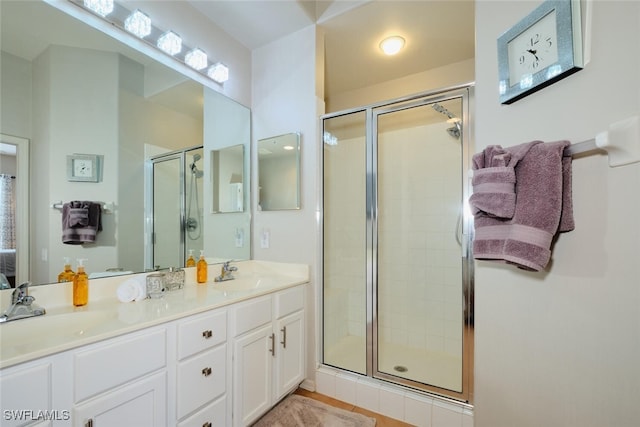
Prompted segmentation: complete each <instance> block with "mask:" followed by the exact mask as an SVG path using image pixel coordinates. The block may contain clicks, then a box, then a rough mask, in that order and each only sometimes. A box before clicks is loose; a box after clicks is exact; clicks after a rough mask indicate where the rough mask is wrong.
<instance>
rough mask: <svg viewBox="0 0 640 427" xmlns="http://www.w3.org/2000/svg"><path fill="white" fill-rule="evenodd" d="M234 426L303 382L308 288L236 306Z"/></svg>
mask: <svg viewBox="0 0 640 427" xmlns="http://www.w3.org/2000/svg"><path fill="white" fill-rule="evenodd" d="M230 316H231V328H230V329H231V334H232V336H233V337H234V338H233V425H234V426H246V425H249V424H251V423H252V422H254V421H255V420H257V419H258V417H260V416H261V415H262V414H264V413H265V412H266V411H267V410H269V409H270V408H271V407H272V406H273V405H274V404H275V403H276V402H277V401H278V400H279V399H280V398H281V397H283V396H284V395H285V394H286V393H288V392H290V391H292V390H293V389H295V388H296V387H297V385H298V384H299V383H300V382H301V381H302V380H303V379H304V368H305V366H304V348H305V347H304V286H297V287H294V288H290V289H286V290H283V291H279V292H276V293H274V294H271V295H266V296H263V297H259V298H255V299H252V300H248V301H245V302H242V303H238V304H235V305H234V306H232V307H231V308H230Z"/></svg>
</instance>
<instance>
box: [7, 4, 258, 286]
mask: <svg viewBox="0 0 640 427" xmlns="http://www.w3.org/2000/svg"><path fill="white" fill-rule="evenodd" d="M0 8H1V10H0V12H1V13H0V15H1V25H0V29H1V32H2V33H1V38H0V40H1V48H2V52H1V54H2V58H1V62H0V64H1V67H2V69H1V73H0V76H1V82H0V84H1V86H0V88H1V93H2V96H1V100H0V102H1V110H0V111H1V112H2V116H1V117H0V132H1V133H3V134H7V135H14V136H17V137H21V138H24V139H26V140H28V141H29V144H30V145H29V147H30V158H29V162H28V165H29V170H28V172H26V171H20V172H19V174H20V173H23V172H24V173H28V176H29V179H30V183H31V185H30V197H29V200H30V202H31V204H30V214H29V227H28V230H29V231H28V233H29V236H27V237H26V241H28V242H29V243H30V248H29V251H28V253H25V252H22V251H20V250H19V249H20V248H18V251H17V253H18V254H19V255H18V256H19V257H23V256H24V257H28V264H27V265H28V271H24V269H23V271H19V272H18V276H17V278H16V280H17V281H23V280H30V281H32V282H33V283H34V284H43V283H52V282H55V281H56V278H57V274H58V273H59V270H60V269H61V268H62V267H63V258H64V257H69V258H71V259H72V261H73V263H74V264H75V259H77V258H83V259H87V260H88V261H87V262H86V263H85V264H86V266H87V271H89V272H93V273H104V274H105V275H107V274H109V272H110V271H118V270H120V271H131V272H141V271H144V270H145V269H148V268H149V266H148V265H146V263H147V259H148V256H146V252H147V251H148V250H149V248H148V246H149V239H150V235H149V233H148V224H149V223H150V222H153V220H154V218H149V217H148V215H145V212H147V211H148V209H147V205H148V204H149V203H150V201H149V198H148V190H147V191H146V190H145V186H146V185H148V183H145V179H146V178H145V177H146V176H148V173H146V172H145V167H146V168H148V167H149V166H148V164H149V159H150V158H151V157H152V156H154V155H157V154H158V153H163V152H172V151H179V150H185V149H187V148H188V147H203V148H202V150H203V151H202V160H201V161H200V162H199V163H198V168H201V170H202V171H203V174H202V175H203V178H202V187H203V188H202V194H203V200H202V203H201V204H200V205H199V207H200V208H202V209H203V211H204V212H203V213H202V216H203V218H202V221H201V223H202V227H203V229H202V233H203V246H204V250H205V254H206V255H207V258H213V259H221V260H222V259H248V258H250V256H251V253H250V247H251V244H250V242H249V241H248V239H249V236H250V235H251V233H250V217H249V215H250V213H249V212H248V210H246V209H245V210H244V211H242V212H239V211H238V212H237V213H235V214H230V215H226V218H224V220H217V219H216V217H221V215H212V214H211V212H210V210H209V209H208V207H209V206H211V197H212V196H211V194H212V180H211V177H212V176H213V175H214V174H213V172H212V170H211V167H212V166H213V165H212V163H211V162H210V156H209V153H210V152H211V151H213V150H225V149H226V147H229V146H238V145H240V146H243V147H245V148H244V150H245V151H247V152H248V150H249V144H250V111H249V110H248V109H247V108H246V107H244V106H242V105H240V104H238V103H236V102H235V101H233V100H231V99H229V98H227V97H225V96H224V95H222V94H220V93H218V92H216V91H215V90H213V89H211V88H207V87H203V85H202V84H200V83H197V82H194V81H192V80H190V79H188V78H187V77H185V76H184V75H182V74H180V73H178V72H176V71H174V70H172V69H169V68H168V67H166V66H164V65H162V64H159V63H158V62H156V61H154V60H153V59H151V58H149V57H147V56H146V55H143V54H141V53H139V52H138V51H136V50H133V49H131V48H129V47H128V46H125V45H123V44H122V43H121V42H119V41H117V40H115V39H113V38H111V37H109V36H108V35H106V34H104V33H102V32H100V31H98V30H96V29H94V28H92V27H90V26H88V25H87V24H85V23H83V22H81V21H80V20H78V19H75V18H73V17H71V16H69V15H67V14H65V13H63V12H61V11H59V10H57V9H56V8H54V7H52V6H50V5H48V4H46V3H44V2H41V1H2V2H0ZM230 135H232V136H233V138H231V137H230ZM74 153H80V154H90V155H99V156H102V159H103V165H102V166H103V167H102V179H101V180H100V181H99V182H77V181H76V182H73V181H69V180H68V179H67V171H66V167H65V165H66V157H67V155H69V154H74ZM245 157H248V155H245ZM191 160H193V159H191ZM4 163H5V156H3V164H4ZM245 168H247V170H248V163H246V165H245ZM0 172H1V171H0ZM19 179H20V176H17V177H16V180H19ZM245 182H246V180H245ZM180 185H182V184H180V183H176V186H180ZM244 191H245V194H244V197H245V199H244V200H245V201H246V200H250V199H248V197H249V194H247V193H248V192H249V188H248V186H245V187H244ZM72 200H91V201H96V202H100V203H105V204H107V205H108V206H109V207H111V208H112V209H111V210H110V211H107V212H103V215H102V231H101V232H100V233H98V236H97V239H96V242H95V243H93V244H84V245H67V244H63V243H62V239H61V232H62V221H61V215H62V212H61V210H59V209H57V208H55V207H53V205H59V202H67V201H72ZM245 206H246V205H245ZM205 207H207V208H206V209H205ZM183 222H185V221H183ZM238 235H243V236H246V241H245V239H243V240H241V241H239V240H238V238H237V236H238ZM22 237H23V239H24V236H22ZM208 242H214V243H211V244H209V243H208ZM208 245H209V246H208ZM173 266H175V265H173ZM167 267H169V265H166V266H165V265H161V266H160V268H167Z"/></svg>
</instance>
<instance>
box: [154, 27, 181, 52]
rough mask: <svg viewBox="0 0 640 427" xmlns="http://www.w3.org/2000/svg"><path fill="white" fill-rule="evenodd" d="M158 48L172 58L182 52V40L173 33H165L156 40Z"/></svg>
mask: <svg viewBox="0 0 640 427" xmlns="http://www.w3.org/2000/svg"><path fill="white" fill-rule="evenodd" d="M158 48H160V49H161V50H162V51H164V52H166V53H168V54H169V55H172V56H173V55H175V54H176V53H178V52H180V51H181V50H182V39H181V38H180V36H179V35H177V34H176V33H174V32H173V31H167V32H166V33H164V34H163V35H162V36H161V37H160V38H159V39H158Z"/></svg>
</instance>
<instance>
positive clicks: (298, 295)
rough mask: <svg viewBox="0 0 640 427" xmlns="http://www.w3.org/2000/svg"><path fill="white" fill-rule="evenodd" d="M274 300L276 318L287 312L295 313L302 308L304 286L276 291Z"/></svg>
mask: <svg viewBox="0 0 640 427" xmlns="http://www.w3.org/2000/svg"><path fill="white" fill-rule="evenodd" d="M275 300H276V319H280V318H282V317H284V316H286V315H288V314H291V313H295V312H296V311H298V310H302V309H303V308H304V287H303V286H296V287H295V288H291V289H286V290H284V291H281V292H278V293H277V294H276V296H275Z"/></svg>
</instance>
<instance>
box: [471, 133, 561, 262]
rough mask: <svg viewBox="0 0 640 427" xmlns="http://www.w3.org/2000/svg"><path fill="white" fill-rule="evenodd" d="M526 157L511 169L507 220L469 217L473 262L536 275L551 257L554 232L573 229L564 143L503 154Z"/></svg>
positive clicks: (518, 148)
mask: <svg viewBox="0 0 640 427" xmlns="http://www.w3.org/2000/svg"><path fill="white" fill-rule="evenodd" d="M527 145H528V146H529V147H528V148H529V149H528V150H527V153H526V154H525V155H524V156H523V157H522V158H521V159H520V161H519V162H518V164H517V165H516V167H515V174H516V184H515V193H516V203H515V209H514V214H513V217H512V218H510V219H509V218H496V217H494V216H491V215H489V214H487V213H485V212H482V211H477V212H476V213H475V215H474V216H475V238H474V242H473V252H474V258H476V259H481V260H494V261H504V262H507V263H512V264H516V265H517V266H518V267H520V268H523V269H527V270H534V271H539V270H542V269H544V268H545V267H546V266H547V264H548V262H549V259H550V258H551V243H552V240H553V237H554V236H555V235H556V233H558V232H564V231H571V230H573V228H574V222H573V204H572V198H571V157H563V151H564V148H565V147H566V146H567V145H569V142H568V141H557V142H550V143H544V144H540V143H535V144H532V143H527V144H522V145H519V146H516V147H512V148H507V149H506V151H507V152H511V153H514V152H519V153H521V152H522V149H523V147H524V146H527Z"/></svg>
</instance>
